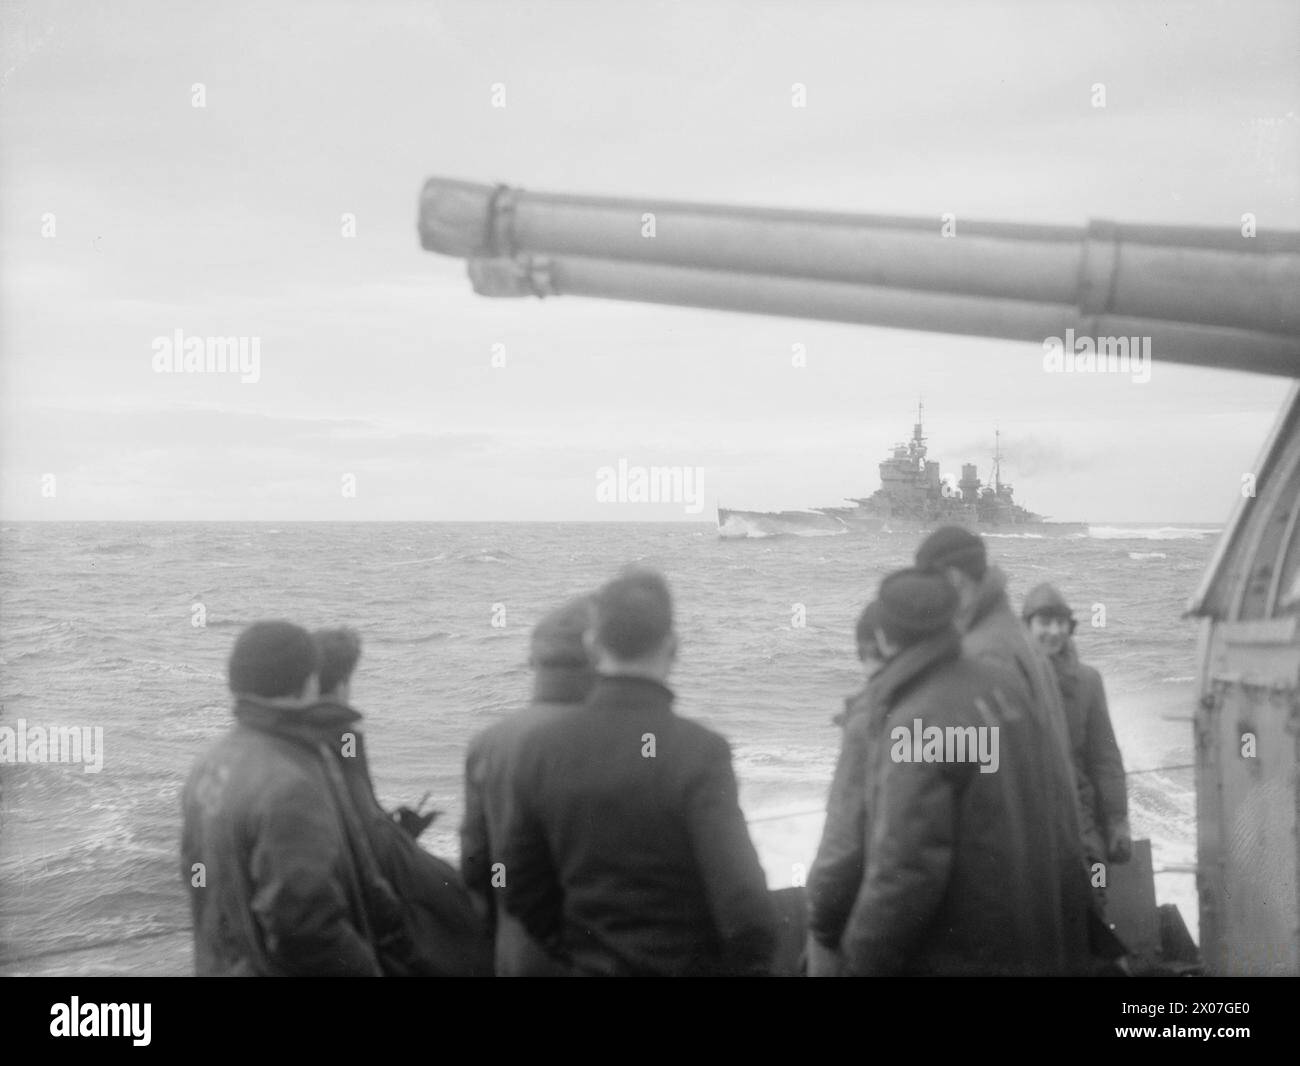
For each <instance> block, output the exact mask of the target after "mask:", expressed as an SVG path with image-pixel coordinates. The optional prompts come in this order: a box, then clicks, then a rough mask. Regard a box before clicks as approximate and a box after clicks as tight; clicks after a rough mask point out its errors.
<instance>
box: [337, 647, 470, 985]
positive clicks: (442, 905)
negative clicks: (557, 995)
mask: <svg viewBox="0 0 1300 1066" xmlns="http://www.w3.org/2000/svg"><path fill="white" fill-rule="evenodd" d="M312 640H313V641H314V642H315V644H316V649H317V654H318V659H319V662H320V675H319V676H320V701H319V703H317V704H316V705H315V706H313V707H312V708H311V714H312V715H313V716H314V717H315V719H316V720H317V721H318V722H319V723H320V726H321V729H322V731H323V732H325V733H326V740H327V743H326V744H325V749H326V754H328V755H330V756H331V757H332V760H333V762H334V763H336V764H337V766H338V768H339V770H340V772H341V774H342V780H343V783H344V784H345V786H346V793H347V794H346V800H347V802H348V804H349V805H350V807H351V810H352V812H353V815H354V822H353V824H354V826H355V828H356V830H357V833H356V840H355V844H354V853H355V854H356V855H357V856H358V858H359V860H360V866H361V877H362V885H363V889H364V891H365V893H366V896H367V903H368V906H369V907H370V909H371V913H372V923H373V924H374V925H376V926H379V925H381V924H383V920H382V919H381V918H379V917H377V916H376V914H375V912H376V911H379V910H383V909H385V908H387V909H390V910H392V911H393V912H394V917H393V920H392V922H391V924H392V926H393V930H392V932H391V934H390V935H389V936H388V937H387V939H386V940H385V942H384V943H383V945H382V947H381V950H380V959H379V961H380V966H381V967H382V968H383V970H384V972H385V974H387V975H389V976H395V977H490V976H491V975H492V952H491V941H490V938H489V934H488V929H487V926H486V923H485V922H484V920H483V917H482V915H481V914H480V913H479V911H478V910H477V909H476V907H475V905H474V902H473V900H472V899H471V898H470V894H469V892H468V891H467V890H466V888H465V885H464V883H463V882H462V881H461V877H460V874H459V872H458V871H457V870H456V868H455V867H454V866H452V865H451V864H449V863H447V862H445V861H444V860H442V859H440V858H438V857H437V856H435V855H432V854H430V853H429V852H427V851H425V850H424V848H422V847H420V845H419V844H418V843H417V840H418V838H419V836H420V834H421V833H422V832H423V831H424V830H425V829H426V828H427V827H428V826H429V824H430V823H431V822H432V821H433V820H434V818H435V817H436V816H437V814H438V812H436V811H432V812H429V813H421V812H420V811H418V810H413V809H411V808H409V807H399V808H398V809H397V810H396V811H394V812H393V813H392V814H389V813H388V812H387V811H385V810H384V808H383V807H382V806H380V803H379V800H378V798H377V797H376V795H375V786H374V783H373V780H372V778H371V776H370V764H369V760H368V758H367V755H366V743H365V735H364V734H363V733H362V731H361V725H362V721H363V719H362V716H361V714H359V713H358V712H357V711H356V710H355V709H353V707H352V706H351V703H350V701H351V696H352V678H353V675H354V673H355V671H356V667H357V662H358V661H359V659H360V657H361V638H360V636H359V635H358V634H357V633H356V631H355V630H352V629H347V628H338V629H320V630H317V631H316V632H315V633H313V634H312Z"/></svg>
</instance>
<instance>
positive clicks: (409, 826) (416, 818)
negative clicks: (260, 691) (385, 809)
mask: <svg viewBox="0 0 1300 1066" xmlns="http://www.w3.org/2000/svg"><path fill="white" fill-rule="evenodd" d="M441 813H442V811H429V812H427V813H425V814H420V813H419V812H418V811H413V810H411V808H410V807H398V808H397V810H395V811H393V816H392V817H393V821H395V822H396V823H397V824H398V825H399V826H401V828H402V832H404V833H405V834H406V835H407V836H409V837H410V838H411V839H412V840H419V839H420V834H421V833H423V832H424V831H425V830H426V829H428V828H429V826H430V825H432V824H433V820H434V819H435V818H437V817H438V815H440V814H441Z"/></svg>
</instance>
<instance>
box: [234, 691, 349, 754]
mask: <svg viewBox="0 0 1300 1066" xmlns="http://www.w3.org/2000/svg"><path fill="white" fill-rule="evenodd" d="M235 718H236V719H237V720H238V721H239V722H240V724H242V725H246V726H248V727H249V728H250V729H256V730H259V731H260V732H263V733H272V734H274V735H276V736H281V737H285V738H287V739H289V740H296V741H299V742H300V743H307V744H313V745H314V744H317V743H319V742H321V741H326V742H334V741H337V740H338V736H339V734H340V733H341V732H345V731H346V730H347V729H348V728H349V727H352V726H355V725H356V724H357V723H358V722H360V721H361V715H360V714H359V713H358V712H356V711H354V710H353V709H352V708H351V707H348V706H346V705H345V704H342V703H335V702H334V701H333V700H320V701H318V702H316V703H308V704H297V703H291V702H288V701H279V700H270V699H263V698H262V697H260V696H248V695H241V696H239V697H237V698H236V700H235Z"/></svg>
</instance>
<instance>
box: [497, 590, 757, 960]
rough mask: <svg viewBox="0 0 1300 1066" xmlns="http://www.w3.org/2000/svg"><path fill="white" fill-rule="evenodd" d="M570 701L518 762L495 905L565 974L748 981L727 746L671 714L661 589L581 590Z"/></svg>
mask: <svg viewBox="0 0 1300 1066" xmlns="http://www.w3.org/2000/svg"><path fill="white" fill-rule="evenodd" d="M589 643H590V645H591V647H592V651H593V659H594V661H595V662H596V664H597V673H598V675H599V677H598V679H597V681H596V685H595V688H594V689H593V690H592V693H591V696H590V697H589V699H588V700H587V702H586V704H585V705H584V706H583V707H581V708H579V709H576V710H574V711H571V712H567V713H564V714H562V715H560V716H558V717H557V718H555V719H554V720H552V721H550V722H547V723H545V724H543V725H541V726H539V727H538V728H537V729H536V730H535V731H534V732H533V733H532V735H531V738H530V743H529V744H528V745H526V746H525V747H524V748H523V749H522V750H521V751H520V752H519V755H518V762H517V764H516V774H515V796H514V805H513V807H512V809H511V812H510V820H509V824H508V826H507V830H506V835H505V841H504V844H503V846H502V849H501V858H502V861H503V863H504V866H505V877H506V885H505V889H504V893H505V907H506V909H507V910H508V911H510V912H511V913H512V914H514V915H516V916H517V917H518V918H519V919H520V921H522V922H523V924H524V926H525V927H526V928H527V929H528V931H529V933H530V934H531V935H532V936H533V937H534V938H535V939H536V940H538V941H539V942H540V943H542V944H544V945H545V946H546V947H547V949H548V950H549V951H550V952H551V953H552V954H553V955H555V956H556V957H557V958H558V959H559V960H561V961H562V962H563V963H564V964H565V965H567V966H568V967H570V968H571V970H572V972H574V973H575V974H590V975H608V976H642V975H644V976H650V975H657V976H683V975H708V974H761V973H765V972H767V971H768V970H769V969H770V966H771V962H772V957H773V954H774V951H775V946H776V914H775V909H774V906H773V903H772V900H771V898H770V895H769V893H768V891H767V885H766V880H765V878H764V874H763V870H762V868H761V866H760V865H759V861H758V856H757V854H756V852H755V850H754V845H753V843H752V842H751V840H750V838H749V833H748V830H747V828H746V826H745V819H744V815H743V814H742V813H741V810H740V805H739V802H738V799H737V791H736V781H735V777H734V775H733V773H732V768H731V751H730V748H729V746H728V745H727V742H726V741H725V740H724V739H723V738H722V737H720V736H718V735H717V734H716V733H713V732H711V731H710V730H708V729H705V728H704V727H703V726H701V725H698V724H696V723H695V722H692V721H690V720H688V719H685V718H681V717H679V716H678V715H677V714H676V713H675V712H674V711H673V707H672V704H673V698H674V697H673V692H672V690H671V689H669V688H668V687H667V685H666V684H665V682H666V680H667V678H668V675H669V673H670V671H671V668H672V664H673V661H674V659H675V657H676V651H677V638H676V635H675V634H674V632H673V627H672V605H671V598H670V596H669V592H668V587H667V584H666V583H665V582H664V580H663V578H662V577H661V576H660V575H659V574H657V573H655V572H652V571H645V570H640V571H637V570H634V571H629V572H627V573H625V574H623V575H622V576H620V577H618V578H615V579H614V580H613V581H611V582H609V583H608V584H607V585H605V586H604V587H603V588H602V589H601V590H600V592H599V594H598V595H597V599H596V619H595V624H594V627H593V630H592V634H591V637H590V638H589Z"/></svg>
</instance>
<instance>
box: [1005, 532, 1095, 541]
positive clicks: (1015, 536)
mask: <svg viewBox="0 0 1300 1066" xmlns="http://www.w3.org/2000/svg"><path fill="white" fill-rule="evenodd" d="M1076 535H1077V536H1083V534H1082V533H1079V534H1076ZM980 536H982V537H985V538H988V537H995V538H997V539H998V540H1043V539H1044V536H1043V534H1042V533H981V534H980Z"/></svg>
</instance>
